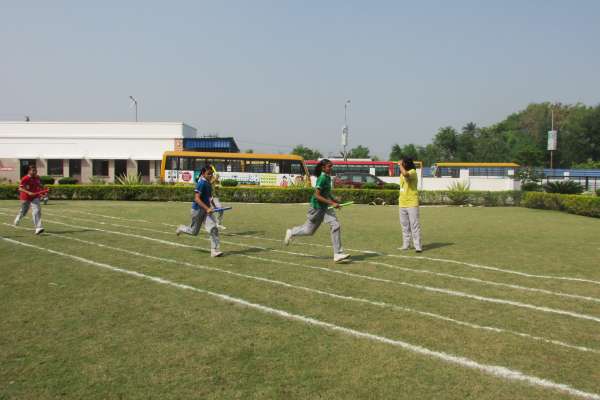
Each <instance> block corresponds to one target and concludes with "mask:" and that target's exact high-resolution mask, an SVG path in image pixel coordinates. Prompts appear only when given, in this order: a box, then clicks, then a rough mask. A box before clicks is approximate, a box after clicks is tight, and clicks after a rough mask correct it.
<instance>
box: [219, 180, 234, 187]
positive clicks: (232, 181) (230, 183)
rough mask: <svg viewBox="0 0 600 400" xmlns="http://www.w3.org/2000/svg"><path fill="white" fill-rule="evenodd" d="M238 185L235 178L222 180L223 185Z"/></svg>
mask: <svg viewBox="0 0 600 400" xmlns="http://www.w3.org/2000/svg"><path fill="white" fill-rule="evenodd" d="M237 185H238V181H236V180H235V179H223V180H222V181H221V186H225V187H235V186H237Z"/></svg>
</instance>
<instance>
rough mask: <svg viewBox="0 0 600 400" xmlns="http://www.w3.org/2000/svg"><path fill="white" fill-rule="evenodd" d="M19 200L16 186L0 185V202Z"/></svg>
mask: <svg viewBox="0 0 600 400" xmlns="http://www.w3.org/2000/svg"><path fill="white" fill-rule="evenodd" d="M18 198H19V186H18V185H14V184H13V185H0V200H14V199H18Z"/></svg>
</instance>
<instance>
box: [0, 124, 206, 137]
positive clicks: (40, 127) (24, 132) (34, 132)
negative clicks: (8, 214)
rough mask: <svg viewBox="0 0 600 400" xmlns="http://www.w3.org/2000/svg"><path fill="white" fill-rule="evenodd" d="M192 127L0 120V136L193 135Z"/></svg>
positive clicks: (194, 135) (194, 133)
mask: <svg viewBox="0 0 600 400" xmlns="http://www.w3.org/2000/svg"><path fill="white" fill-rule="evenodd" d="M197 135H198V134H197V131H196V128H194V127H192V126H190V125H187V124H185V123H183V122H72V121H66V122H64V121H60V122H59V121H30V122H24V121H0V138H43V139H49V138H53V139H65V138H102V139H112V138H114V139H125V138H129V139H136V138H144V139H183V138H196V137H197Z"/></svg>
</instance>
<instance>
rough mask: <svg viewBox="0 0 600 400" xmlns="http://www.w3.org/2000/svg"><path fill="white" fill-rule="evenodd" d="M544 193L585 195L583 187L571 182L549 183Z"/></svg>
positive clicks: (545, 186)
mask: <svg viewBox="0 0 600 400" xmlns="http://www.w3.org/2000/svg"><path fill="white" fill-rule="evenodd" d="M544 191H546V192H547V193H560V194H581V193H583V186H581V185H580V184H579V183H577V182H575V181H571V180H565V181H556V182H548V183H546V184H545V185H544Z"/></svg>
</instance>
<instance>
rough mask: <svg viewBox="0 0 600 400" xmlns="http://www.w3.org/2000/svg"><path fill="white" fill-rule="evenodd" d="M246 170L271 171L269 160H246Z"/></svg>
mask: <svg viewBox="0 0 600 400" xmlns="http://www.w3.org/2000/svg"><path fill="white" fill-rule="evenodd" d="M244 170H245V172H256V173H261V172H263V173H264V172H271V169H270V167H269V162H268V161H265V160H245V166H244Z"/></svg>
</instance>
